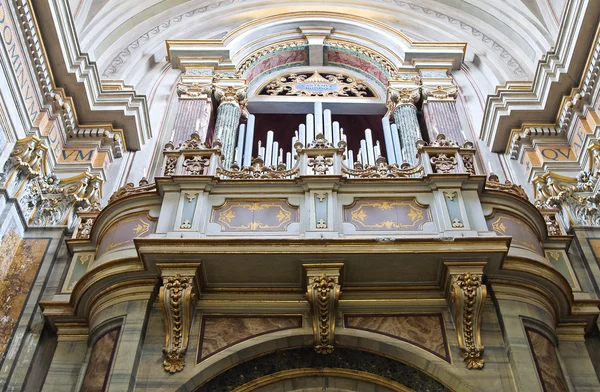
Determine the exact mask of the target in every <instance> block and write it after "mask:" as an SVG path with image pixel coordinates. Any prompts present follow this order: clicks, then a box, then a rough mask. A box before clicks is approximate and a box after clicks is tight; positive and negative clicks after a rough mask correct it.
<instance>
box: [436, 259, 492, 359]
mask: <svg viewBox="0 0 600 392" xmlns="http://www.w3.org/2000/svg"><path fill="white" fill-rule="evenodd" d="M445 265H446V267H447V269H448V274H447V279H446V281H447V290H446V292H447V300H448V304H449V306H450V308H451V309H452V313H453V316H454V323H455V325H456V333H457V335H458V345H459V347H460V349H461V351H462V353H463V356H464V359H463V360H464V362H465V365H466V366H467V369H482V368H483V366H484V364H485V360H484V358H483V351H484V347H483V344H482V343H481V316H482V314H483V304H484V302H485V298H486V295H487V290H486V287H485V285H484V284H483V283H482V278H483V268H484V266H485V263H469V264H459V263H445Z"/></svg>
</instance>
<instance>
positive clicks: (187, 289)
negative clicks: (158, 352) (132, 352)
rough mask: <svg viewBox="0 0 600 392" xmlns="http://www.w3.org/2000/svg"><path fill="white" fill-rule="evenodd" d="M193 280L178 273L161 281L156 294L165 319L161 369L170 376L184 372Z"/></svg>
mask: <svg viewBox="0 0 600 392" xmlns="http://www.w3.org/2000/svg"><path fill="white" fill-rule="evenodd" d="M194 279H195V277H194V276H191V274H190V275H187V274H186V275H184V276H182V275H180V274H179V273H177V274H175V275H171V276H164V277H163V285H162V287H161V288H160V292H159V301H160V303H161V307H162V311H163V316H164V318H165V335H166V337H165V346H164V347H163V356H164V360H163V367H164V369H165V371H167V372H169V373H176V372H180V371H182V370H183V368H184V366H185V355H186V352H187V348H188V341H189V335H190V327H191V325H192V317H193V315H194V309H195V308H196V306H195V305H196V289H195V287H194Z"/></svg>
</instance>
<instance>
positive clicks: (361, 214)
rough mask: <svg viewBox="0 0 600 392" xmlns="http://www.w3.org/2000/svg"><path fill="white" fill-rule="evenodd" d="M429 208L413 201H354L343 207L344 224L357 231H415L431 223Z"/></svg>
mask: <svg viewBox="0 0 600 392" xmlns="http://www.w3.org/2000/svg"><path fill="white" fill-rule="evenodd" d="M432 221H433V220H432V218H431V211H430V210H429V207H426V206H423V205H421V204H419V203H418V202H417V201H416V200H415V199H414V198H413V199H379V198H378V199H360V198H359V199H355V200H354V203H353V204H352V205H350V206H346V207H344V222H348V223H352V224H353V225H354V226H355V227H356V230H358V231H417V230H423V225H424V224H425V223H427V222H432Z"/></svg>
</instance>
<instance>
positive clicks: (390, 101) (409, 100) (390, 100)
mask: <svg viewBox="0 0 600 392" xmlns="http://www.w3.org/2000/svg"><path fill="white" fill-rule="evenodd" d="M420 98H421V91H420V88H419V86H416V85H414V84H413V85H402V84H396V83H394V84H391V83H390V85H389V86H388V88H387V97H386V101H385V105H386V107H387V108H388V114H387V116H389V115H390V114H391V113H393V112H394V110H395V109H396V108H397V107H398V106H402V105H414V104H415V103H416V102H417V101H418V100H419V99H420Z"/></svg>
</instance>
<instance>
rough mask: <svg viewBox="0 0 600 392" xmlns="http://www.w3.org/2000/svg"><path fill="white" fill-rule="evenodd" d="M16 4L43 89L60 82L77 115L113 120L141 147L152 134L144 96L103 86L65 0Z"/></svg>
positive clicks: (92, 119) (130, 141)
mask: <svg viewBox="0 0 600 392" xmlns="http://www.w3.org/2000/svg"><path fill="white" fill-rule="evenodd" d="M17 5H18V9H19V13H20V19H21V23H22V28H23V29H24V30H25V35H26V36H27V37H28V38H29V39H28V41H30V42H29V43H30V49H31V51H32V52H33V53H32V55H33V57H34V59H35V61H36V68H37V70H38V73H40V70H41V75H40V77H41V78H42V80H41V83H42V88H43V89H44V92H45V93H46V94H50V93H51V90H50V88H51V86H52V85H56V86H60V87H61V88H63V89H64V91H65V93H66V94H69V95H71V96H72V97H73V98H72V100H71V101H72V102H71V105H72V107H73V111H75V110H76V112H77V115H76V116H75V119H79V121H81V122H103V121H105V119H106V118H111V119H112V121H113V124H114V125H115V126H116V127H117V128H121V129H123V131H124V136H125V138H124V139H125V140H124V142H125V143H126V145H127V147H128V148H129V149H131V150H139V149H140V148H141V146H142V145H143V144H144V143H145V141H146V140H147V139H149V138H150V137H152V132H151V129H150V118H149V114H148V107H147V102H146V97H145V96H142V95H137V94H136V93H135V91H133V90H125V89H120V90H115V89H110V90H108V91H106V90H105V89H104V88H103V87H102V83H101V80H100V76H99V73H98V71H97V68H96V64H95V63H94V62H92V61H90V59H89V57H88V56H87V54H84V53H81V50H80V48H79V43H78V39H77V34H76V31H75V26H74V24H73V20H72V16H71V11H70V8H69V5H68V3H67V1H65V0H55V1H42V0H17ZM34 11H35V12H34ZM42 37H43V40H42ZM52 79H53V80H52ZM107 112H109V113H107ZM86 136H90V135H86Z"/></svg>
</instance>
